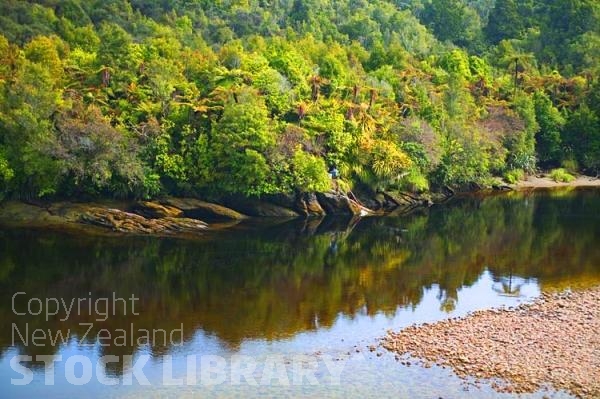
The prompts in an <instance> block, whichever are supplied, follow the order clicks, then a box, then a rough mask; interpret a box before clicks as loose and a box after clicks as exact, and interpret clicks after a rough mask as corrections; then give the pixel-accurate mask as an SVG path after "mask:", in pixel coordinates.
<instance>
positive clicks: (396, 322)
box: [0, 190, 600, 398]
mask: <svg viewBox="0 0 600 399" xmlns="http://www.w3.org/2000/svg"><path fill="white" fill-rule="evenodd" d="M599 222H600V190H583V191H582V190H579V191H571V192H552V193H536V194H531V193H530V194H522V193H521V194H519V193H511V194H507V195H501V196H491V197H485V198H475V197H467V198H461V199H456V200H453V201H452V202H450V203H448V204H446V205H443V206H436V207H433V208H431V209H429V210H426V211H422V212H419V213H416V214H412V215H409V216H404V217H386V218H371V219H363V220H361V221H350V220H340V219H330V220H324V221H308V222H305V221H292V222H285V223H284V222H276V221H271V222H269V223H261V224H258V225H256V224H255V225H252V226H251V225H244V226H239V227H237V228H235V229H234V230H227V231H223V232H220V233H216V234H210V235H207V236H205V237H202V238H201V239H198V240H184V239H159V238H147V237H146V238H144V237H112V238H111V237H108V238H107V237H93V236H80V235H74V234H72V233H57V232H43V231H27V230H24V229H11V230H2V231H0V320H2V328H1V330H0V384H1V385H0V386H1V387H2V390H1V391H0V397H2V398H4V397H8V398H12V397H15V398H16V397H23V398H25V397H38V396H39V397H45V398H53V397H56V398H58V397H77V396H82V395H84V394H85V396H86V397H98V398H104V397H197V396H202V397H239V396H243V397H263V396H277V397H323V396H327V397H348V396H350V397H395V398H438V397H442V398H464V397H466V398H468V397H472V398H488V397H489V398H496V397H499V398H501V397H510V395H503V394H498V393H496V392H494V391H493V390H492V389H491V388H490V387H489V386H488V385H487V384H485V383H484V384H478V385H477V386H474V385H470V386H465V384H464V382H462V381H461V380H459V379H458V378H456V377H455V376H454V374H453V373H452V372H451V371H450V370H446V369H441V368H438V367H431V368H425V367H421V366H418V365H415V364H412V365H411V366H404V365H402V364H400V363H399V362H397V361H396V360H395V359H394V357H393V355H391V354H388V353H385V351H383V350H382V349H381V348H377V347H376V346H377V344H378V340H379V338H381V337H382V336H384V335H385V333H386V331H387V330H388V329H400V328H402V327H403V326H407V325H410V324H412V323H422V322H431V321H435V320H440V319H443V318H448V317H456V316H461V315H464V314H466V313H468V312H469V311H473V310H476V309H485V308H489V307H494V306H502V305H508V306H511V305H516V304H518V303H520V302H523V301H527V300H530V299H532V298H534V297H535V296H537V295H539V293H540V292H541V291H546V290H556V289H568V288H571V289H579V288H582V287H586V286H592V285H597V284H598V283H600V246H599V245H598V243H599V241H598V237H600V223H599ZM17 292H23V293H24V294H19V295H18V296H17V297H15V298H16V299H15V300H14V308H15V309H13V295H15V293H17ZM113 295H115V297H117V298H130V297H131V296H132V295H133V296H134V297H135V298H138V300H137V301H136V302H135V305H136V308H135V311H136V313H138V315H133V314H131V313H132V309H131V307H128V306H129V305H126V306H125V305H122V303H118V305H117V306H116V307H117V310H116V312H114V313H115V314H113V313H110V314H106V315H105V316H106V320H105V321H98V320H97V319H98V318H103V317H99V315H98V312H95V310H93V309H92V310H93V311H92V312H86V309H85V306H86V304H87V303H96V302H95V301H96V300H98V299H107V298H112V297H113ZM31 298H39V299H41V301H42V305H44V301H45V299H46V298H57V299H58V300H59V301H60V300H61V299H62V300H64V301H65V303H67V304H68V303H70V301H71V300H73V299H74V300H76V301H77V300H79V299H83V300H84V302H83V306H82V307H81V308H80V309H79V310H80V311H79V312H72V313H71V314H69V316H68V317H66V316H67V315H66V313H64V312H59V314H57V315H55V316H52V315H51V316H50V317H48V320H46V316H45V315H44V312H42V313H41V314H40V315H33V314H27V313H30V312H29V310H33V312H31V313H35V312H36V311H37V309H36V308H37V306H36V304H37V302H30V301H29V300H30V299H31ZM85 300H87V302H85ZM30 303H31V304H33V308H34V309H28V304H30ZM101 304H102V303H101ZM100 309H101V310H100V316H101V315H103V314H104V313H103V312H102V310H103V307H102V305H101V306H100ZM15 311H17V312H19V313H26V314H25V315H17V314H15ZM123 311H125V312H126V314H123V313H124V312H123ZM61 318H62V319H66V320H65V321H61V320H60V319H61ZM81 323H91V329H90V331H87V330H88V327H89V326H90V324H83V325H82V324H81ZM37 328H41V329H43V330H46V331H48V330H49V331H50V333H51V334H56V333H58V332H62V333H63V334H64V336H66V337H67V338H68V339H67V340H66V342H64V343H61V344H57V345H52V344H51V342H49V339H45V340H44V339H41V340H37V341H36V342H37V343H38V344H42V345H40V346H34V345H33V339H32V331H33V330H35V329H37ZM131 328H133V329H134V332H133V334H131V335H129V333H128V336H127V338H126V339H125V341H126V342H124V345H117V344H116V342H115V341H114V340H112V339H109V340H104V341H102V340H98V339H97V337H98V334H100V336H101V337H102V336H103V335H102V334H111V337H114V336H115V335H118V332H119V331H121V330H125V331H127V332H129V331H130V329H131ZM180 328H182V331H181V334H179V336H181V337H182V338H183V342H179V341H177V342H166V343H165V340H164V339H162V336H161V335H160V334H158V336H157V337H155V338H156V339H155V340H152V339H150V342H148V343H145V342H142V343H139V342H138V338H140V335H142V334H141V333H139V332H138V330H139V329H141V330H148V331H155V330H156V331H158V330H164V331H167V332H172V331H177V330H178V329H180ZM103 329H105V330H106V331H104V330H103ZM16 332H18V333H20V334H21V335H18V334H16ZM26 332H27V333H26ZM86 332H87V334H86ZM84 334H86V335H87V338H88V339H86V340H84V341H85V342H82V341H81V338H82V336H83V335H84ZM104 336H106V335H104ZM175 336H178V335H177V334H176V335H175ZM90 337H91V339H90ZM22 338H25V340H26V339H27V338H29V340H28V342H24V341H25V340H24V339H22ZM102 343H110V345H108V346H101V344H102ZM83 344H85V345H83ZM369 347H373V348H371V349H373V351H371V349H369ZM16 355H29V356H32V357H33V359H35V356H36V355H55V356H62V359H63V360H62V361H57V362H56V363H55V364H54V368H53V369H50V371H48V372H49V373H51V374H52V375H53V376H54V385H52V386H49V385H46V384H45V370H44V367H43V363H41V362H39V361H37V362H36V361H35V360H34V361H32V362H29V363H23V365H25V366H26V367H29V368H31V369H32V370H33V381H32V382H31V383H29V384H27V385H25V386H14V385H11V378H12V379H19V378H21V377H22V376H21V375H20V374H19V373H17V372H16V371H14V370H13V368H11V365H10V361H11V359H12V358H13V357H14V356H16ZM73 355H83V356H85V357H86V358H88V359H90V360H91V363H92V364H93V365H94V378H91V380H90V382H89V383H86V384H85V385H82V386H74V385H72V384H70V383H69V382H68V380H67V377H66V375H67V374H68V372H67V369H68V367H67V366H66V363H65V361H66V360H67V359H68V358H69V357H71V356H73ZM105 355H116V356H119V359H122V356H123V355H133V356H134V360H136V359H140V358H142V357H143V356H145V355H150V359H149V360H148V362H147V363H146V365H145V366H144V367H143V372H144V374H145V376H146V377H147V379H148V381H149V383H150V384H151V385H150V386H142V385H139V384H138V383H137V382H136V380H135V379H133V384H132V385H125V383H124V382H125V381H127V379H128V378H130V377H131V368H130V366H129V365H128V364H126V363H124V362H123V361H121V360H120V361H118V362H112V363H106V364H105V365H102V366H100V367H97V366H95V365H96V361H97V360H98V359H99V358H100V357H102V356H105ZM190 355H196V356H197V362H196V366H197V367H200V366H201V362H200V358H201V357H202V356H206V355H216V356H221V357H222V358H223V359H225V360H224V361H225V362H226V367H225V369H224V370H225V371H224V373H225V381H224V382H223V383H220V384H216V385H210V386H208V385H207V384H205V383H201V382H200V381H198V382H197V384H195V385H185V384H175V385H172V386H165V385H164V381H165V380H164V378H163V372H164V370H165V366H166V365H167V363H168V365H169V366H171V367H172V374H173V376H174V378H178V377H185V376H187V374H188V373H190V369H191V367H188V363H187V362H188V357H189V356H190ZM240 355H244V356H249V357H251V358H252V360H253V361H255V362H256V363H257V365H258V366H257V369H256V371H255V372H254V373H253V374H252V375H253V376H254V377H255V378H256V380H257V381H258V386H252V385H249V384H248V383H246V381H245V380H244V379H242V380H241V383H240V384H235V381H234V380H233V378H232V375H231V372H230V371H231V370H230V369H231V367H233V366H232V360H233V359H236V358H237V357H239V356H240ZM297 355H305V356H307V359H308V360H311V359H312V360H315V361H317V364H316V367H317V370H316V373H315V378H316V381H313V382H316V383H315V384H309V383H308V382H310V380H308V379H306V380H302V382H303V383H302V384H300V385H294V382H295V380H294V377H295V376H296V375H295V372H296V370H295V369H293V365H294V364H295V363H294V362H295V361H296V359H297ZM169 356H170V357H169ZM277 356H278V357H277ZM325 358H327V359H331V362H332V364H333V363H335V364H337V365H338V366H339V367H343V371H341V375H340V381H339V384H338V383H337V382H336V381H335V379H334V378H333V375H332V374H331V373H330V372H329V369H327V365H326V364H325V362H324V359H325ZM273 359H275V362H276V363H277V364H282V365H285V366H283V367H284V368H285V370H284V372H285V373H286V376H287V377H288V382H289V384H290V385H289V386H287V385H286V384H285V379H284V378H280V379H273V380H270V382H271V384H270V385H261V384H260V380H261V377H263V376H264V375H265V373H266V368H267V366H266V364H267V363H268V361H269V360H270V361H273ZM280 361H281V363H279V362H280ZM197 371H198V373H199V372H200V370H197ZM82 372H84V370H83V367H81V366H80V365H79V366H76V367H75V375H76V376H81V375H82ZM96 372H98V373H99V374H106V375H107V376H109V377H111V378H115V379H116V380H115V381H118V383H117V384H116V385H113V386H108V385H104V384H102V383H101V381H99V380H98V378H96ZM279 376H280V377H282V375H279ZM544 394H545V395H547V396H549V397H567V396H568V395H566V394H564V393H556V392H551V391H550V392H540V393H537V394H534V395H531V397H542V396H543V395H544ZM526 397H527V396H526Z"/></svg>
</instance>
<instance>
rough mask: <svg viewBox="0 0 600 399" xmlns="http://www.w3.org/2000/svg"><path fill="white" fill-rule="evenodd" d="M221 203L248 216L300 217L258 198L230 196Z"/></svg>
mask: <svg viewBox="0 0 600 399" xmlns="http://www.w3.org/2000/svg"><path fill="white" fill-rule="evenodd" d="M221 202H222V203H223V204H224V205H226V206H228V207H230V208H233V209H235V210H237V211H239V212H242V213H244V214H246V215H250V216H262V217H283V218H295V217H298V216H300V215H299V214H298V213H297V212H295V211H293V210H291V209H289V208H286V207H283V206H280V205H276V204H273V203H271V202H267V201H263V200H260V199H258V198H248V197H242V196H231V197H226V198H224V199H222V200H221Z"/></svg>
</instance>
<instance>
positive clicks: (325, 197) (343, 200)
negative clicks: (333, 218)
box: [317, 193, 363, 215]
mask: <svg viewBox="0 0 600 399" xmlns="http://www.w3.org/2000/svg"><path fill="white" fill-rule="evenodd" d="M317 199H318V200H319V204H320V205H321V206H322V208H323V209H324V210H325V212H326V213H327V214H328V215H361V214H363V208H362V207H361V206H360V205H359V204H357V203H356V202H355V201H352V200H351V199H350V198H348V197H346V196H345V195H339V194H334V193H317Z"/></svg>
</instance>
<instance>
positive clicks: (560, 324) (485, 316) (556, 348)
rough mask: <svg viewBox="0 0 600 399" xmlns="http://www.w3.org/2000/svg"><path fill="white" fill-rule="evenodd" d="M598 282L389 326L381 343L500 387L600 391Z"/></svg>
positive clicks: (585, 394) (403, 355)
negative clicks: (514, 303) (509, 304)
mask: <svg viewBox="0 0 600 399" xmlns="http://www.w3.org/2000/svg"><path fill="white" fill-rule="evenodd" d="M599 303H600V287H596V288H593V289H588V290H584V291H578V292H565V293H554V294H544V295H542V297H540V298H539V299H537V300H535V301H534V302H533V303H530V304H524V305H520V306H518V307H516V308H514V309H492V310H485V311H478V312H474V313H472V314H471V315H469V316H467V317H465V318H457V319H449V320H445V321H440V322H438V323H434V324H423V325H414V326H410V327H408V328H405V329H403V330H401V331H399V332H389V334H388V336H387V337H386V338H384V340H383V343H382V345H383V346H384V347H385V348H386V349H388V350H390V351H393V352H395V353H397V354H398V359H400V360H403V362H404V359H409V358H410V359H414V358H416V359H419V360H420V361H422V362H423V363H424V364H425V365H430V364H437V365H440V366H442V367H451V368H452V369H453V370H454V372H455V373H456V374H457V375H458V376H459V377H462V378H465V379H470V378H474V379H476V380H487V381H491V382H492V386H493V387H494V388H495V389H497V390H498V391H500V392H509V393H528V392H535V391H538V390H539V389H542V388H545V387H548V388H552V389H556V390H565V391H567V392H569V393H571V394H573V395H575V396H577V397H581V398H598V397H600V308H599V307H598V304H599Z"/></svg>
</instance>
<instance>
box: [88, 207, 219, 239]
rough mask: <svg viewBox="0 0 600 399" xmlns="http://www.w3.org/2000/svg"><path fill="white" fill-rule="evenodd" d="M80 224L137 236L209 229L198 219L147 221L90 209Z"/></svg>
mask: <svg viewBox="0 0 600 399" xmlns="http://www.w3.org/2000/svg"><path fill="white" fill-rule="evenodd" d="M80 222H82V223H85V224H90V225H94V226H99V227H104V228H108V229H111V230H113V231H117V232H121V233H135V234H159V235H163V234H164V235H171V234H185V233H188V234H191V233H198V232H201V231H204V230H206V229H207V228H208V226H207V224H206V223H204V222H202V221H200V220H196V219H188V218H176V217H164V218H158V219H147V218H145V217H143V216H140V215H137V214H135V213H130V212H125V211H121V210H119V209H112V208H90V209H88V210H87V211H86V212H85V213H83V214H82V215H81V218H80Z"/></svg>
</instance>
